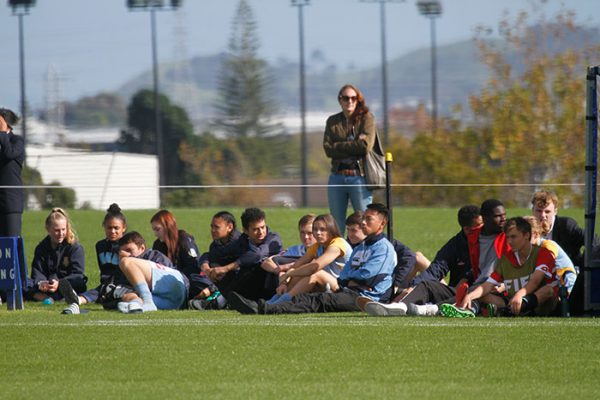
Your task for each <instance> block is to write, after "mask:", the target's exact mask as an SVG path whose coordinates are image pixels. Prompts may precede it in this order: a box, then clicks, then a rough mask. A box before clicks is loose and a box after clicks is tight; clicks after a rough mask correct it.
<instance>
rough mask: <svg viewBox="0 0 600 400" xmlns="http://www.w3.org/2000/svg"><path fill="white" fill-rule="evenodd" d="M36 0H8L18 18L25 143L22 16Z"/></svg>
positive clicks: (22, 127) (25, 120) (25, 100)
mask: <svg viewBox="0 0 600 400" xmlns="http://www.w3.org/2000/svg"><path fill="white" fill-rule="evenodd" d="M35 1H36V0H9V1H8V5H9V7H10V8H11V9H12V13H13V15H16V16H17V17H18V18H19V83H20V91H21V130H22V136H23V141H24V142H25V144H27V95H26V93H25V39H24V34H23V16H25V15H27V14H29V9H30V8H32V7H33V6H35Z"/></svg>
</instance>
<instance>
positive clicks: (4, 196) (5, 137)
mask: <svg viewBox="0 0 600 400" xmlns="http://www.w3.org/2000/svg"><path fill="white" fill-rule="evenodd" d="M24 161H25V143H24V142H23V138H22V137H21V136H17V135H15V134H13V133H12V132H10V133H5V132H0V186H22V185H23V181H22V180H21V170H22V169H23V162H24ZM22 212H23V189H22V188H10V189H7V188H0V214H8V213H22Z"/></svg>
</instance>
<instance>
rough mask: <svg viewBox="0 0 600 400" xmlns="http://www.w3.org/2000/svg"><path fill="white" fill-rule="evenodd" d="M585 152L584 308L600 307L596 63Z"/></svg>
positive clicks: (590, 78)
mask: <svg viewBox="0 0 600 400" xmlns="http://www.w3.org/2000/svg"><path fill="white" fill-rule="evenodd" d="M586 83H587V85H586V87H587V90H586V116H585V119H586V121H585V122H586V155H585V257H584V265H583V271H582V275H583V286H584V312H585V313H586V314H588V313H591V314H597V313H598V312H599V311H600V248H599V249H596V251H594V246H593V245H594V237H595V234H596V232H598V231H599V230H598V229H596V228H597V227H596V224H597V223H599V222H600V221H597V218H596V216H597V213H596V210H597V201H596V195H597V189H598V98H599V97H600V93H599V90H600V66H594V67H588V69H587V76H586Z"/></svg>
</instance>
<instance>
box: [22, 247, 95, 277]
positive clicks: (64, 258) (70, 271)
mask: <svg viewBox="0 0 600 400" xmlns="http://www.w3.org/2000/svg"><path fill="white" fill-rule="evenodd" d="M74 277H81V278H83V279H84V280H85V281H87V277H86V276H85V255H84V253H83V247H81V245H80V244H79V243H77V242H75V243H73V244H68V243H67V242H62V243H60V244H59V245H58V246H57V248H56V249H54V248H52V245H51V242H50V236H46V238H44V240H42V241H41V242H40V243H39V244H38V245H37V247H36V248H35V255H34V256H33V262H32V263H31V279H32V280H33V283H34V284H35V285H37V284H38V282H40V281H47V280H52V279H56V280H59V279H63V278H74Z"/></svg>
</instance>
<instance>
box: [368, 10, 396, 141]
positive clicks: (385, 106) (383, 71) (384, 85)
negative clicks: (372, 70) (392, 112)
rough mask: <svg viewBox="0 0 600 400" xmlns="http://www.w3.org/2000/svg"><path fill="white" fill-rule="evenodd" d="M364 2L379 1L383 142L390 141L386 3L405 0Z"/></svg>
mask: <svg viewBox="0 0 600 400" xmlns="http://www.w3.org/2000/svg"><path fill="white" fill-rule="evenodd" d="M361 2H364V3H379V21H380V24H379V25H380V27H381V31H380V36H381V106H382V108H383V110H382V113H383V144H384V145H386V146H387V145H388V143H389V130H390V123H389V117H388V75H387V30H386V27H385V4H386V3H403V2H404V0H361Z"/></svg>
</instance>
